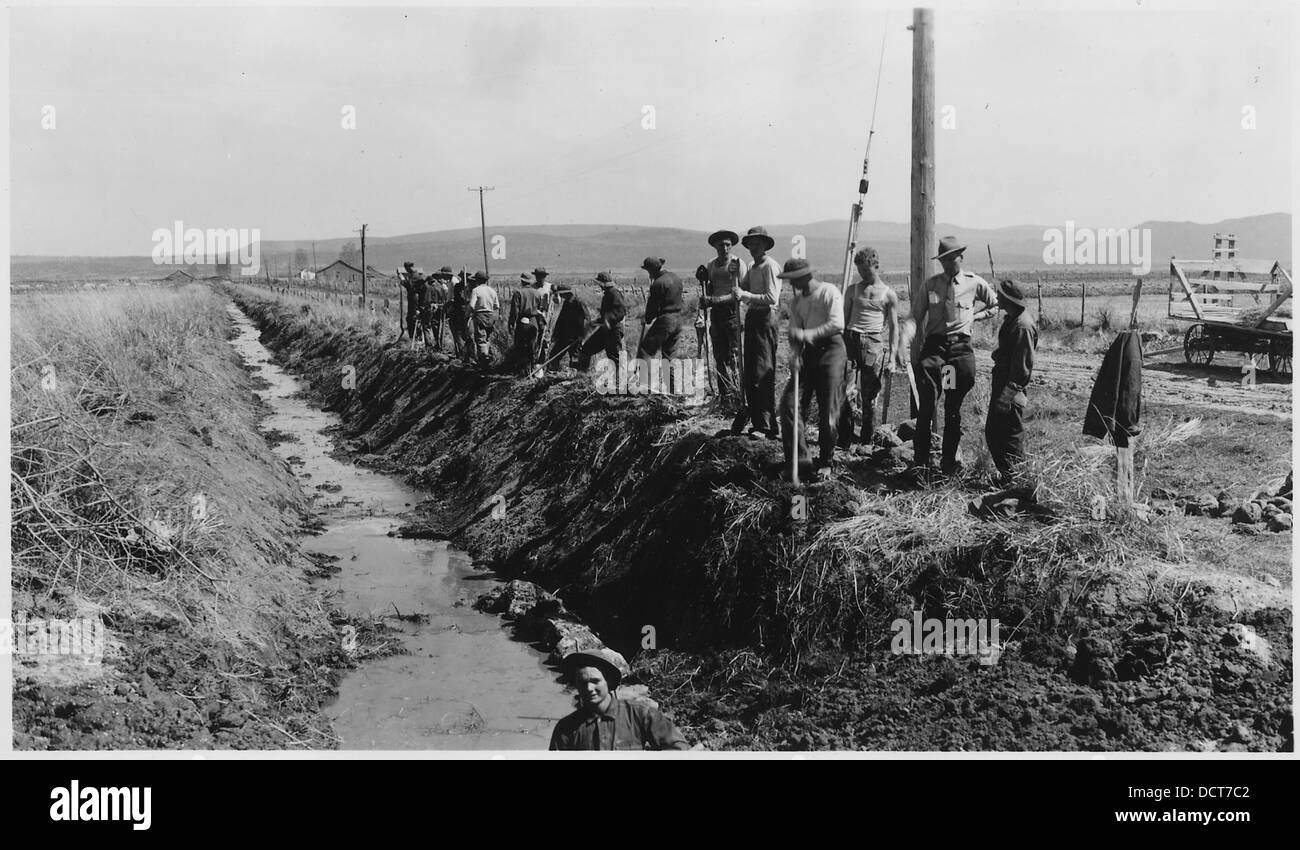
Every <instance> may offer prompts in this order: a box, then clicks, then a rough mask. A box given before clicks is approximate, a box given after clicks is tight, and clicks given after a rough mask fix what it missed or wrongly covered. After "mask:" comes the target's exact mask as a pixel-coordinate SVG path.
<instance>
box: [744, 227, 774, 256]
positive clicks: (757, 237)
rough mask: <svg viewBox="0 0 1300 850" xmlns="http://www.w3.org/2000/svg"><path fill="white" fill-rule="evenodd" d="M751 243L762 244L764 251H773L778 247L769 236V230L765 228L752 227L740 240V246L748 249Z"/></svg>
mask: <svg viewBox="0 0 1300 850" xmlns="http://www.w3.org/2000/svg"><path fill="white" fill-rule="evenodd" d="M750 241H755V242H762V243H763V250H764V251H771V250H772V249H773V248H774V247H776V240H775V239H773V238H772V237H771V236H768V235H767V229H766V228H763V227H751V228H749V231H748V232H747V233H746V234H745V236H744V238H742V239H741V240H740V244H741V245H743V246H744V247H746V248H748V247H749V243H750Z"/></svg>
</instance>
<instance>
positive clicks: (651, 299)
mask: <svg viewBox="0 0 1300 850" xmlns="http://www.w3.org/2000/svg"><path fill="white" fill-rule="evenodd" d="M683 309H684V305H683V304H682V279H681V278H680V277H678V276H677V275H675V274H673V273H672V272H663V273H662V274H660V275H659V277H657V278H655V279H654V281H653V282H652V283H651V284H650V293H649V294H648V295H647V296H646V305H645V320H646V323H647V324H648V323H650V322H653V321H654V320H655V319H657V318H659V317H660V316H663V315H667V314H669V313H680V312H682V310H683Z"/></svg>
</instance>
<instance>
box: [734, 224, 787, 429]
mask: <svg viewBox="0 0 1300 850" xmlns="http://www.w3.org/2000/svg"><path fill="white" fill-rule="evenodd" d="M740 244H741V245H743V246H744V247H745V248H746V249H748V251H749V256H750V259H751V262H750V264H749V269H748V271H746V272H745V276H744V277H742V278H741V279H740V283H739V285H738V286H737V287H736V290H735V295H736V298H737V299H738V300H739V301H740V303H741V304H743V305H744V307H745V317H744V320H743V328H744V337H743V344H742V345H741V347H740V348H741V360H742V363H741V381H740V384H741V391H742V392H743V393H744V405H743V406H742V407H741V409H740V411H739V412H738V413H737V414H736V418H735V420H734V421H733V422H732V423H731V431H732V433H733V434H739V433H740V431H741V429H742V428H743V427H744V425H745V420H746V419H748V420H749V425H750V429H749V436H750V439H765V438H766V439H776V438H777V437H779V436H780V429H779V426H778V425H777V421H778V420H777V415H776V348H777V335H778V325H779V324H780V314H779V312H778V309H777V308H778V306H779V305H780V303H781V266H780V265H779V264H778V263H777V261H776V260H775V259H774V258H772V257H771V256H769V255H768V253H767V252H768V251H770V250H772V248H774V247H775V246H776V240H775V239H773V238H772V237H771V236H769V235H768V232H767V228H764V227H751V228H749V230H748V231H746V233H745V235H744V237H743V238H742V239H741V240H740Z"/></svg>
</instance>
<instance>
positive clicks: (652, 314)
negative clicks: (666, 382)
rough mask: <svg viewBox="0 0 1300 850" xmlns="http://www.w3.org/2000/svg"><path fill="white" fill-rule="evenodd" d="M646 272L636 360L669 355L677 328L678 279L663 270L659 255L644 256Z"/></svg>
mask: <svg viewBox="0 0 1300 850" xmlns="http://www.w3.org/2000/svg"><path fill="white" fill-rule="evenodd" d="M641 268H643V269H645V271H646V273H647V274H648V275H650V293H649V294H648V295H647V296H646V304H645V316H644V318H643V319H642V321H643V322H644V323H645V324H644V325H643V326H642V331H641V342H640V344H639V345H638V346H637V351H636V356H637V358H638V359H646V360H648V359H650V358H652V357H672V356H673V352H674V351H675V350H676V349H677V336H678V334H679V333H680V331H681V317H682V310H683V309H684V306H683V304H682V279H681V278H679V277H678V276H677V275H675V274H673V273H672V272H666V271H664V270H663V268H664V260H663V258H662V257H659V258H656V257H646V258H645V262H643V263H642V264H641Z"/></svg>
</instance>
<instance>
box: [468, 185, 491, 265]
mask: <svg viewBox="0 0 1300 850" xmlns="http://www.w3.org/2000/svg"><path fill="white" fill-rule="evenodd" d="M495 189H496V187H495V186H468V187H466V190H465V191H467V192H478V220H479V227H480V228H481V229H482V231H483V274H491V272H489V271H488V258H487V214H486V213H484V212H483V193H484V192H492V191H494V190H495Z"/></svg>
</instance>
